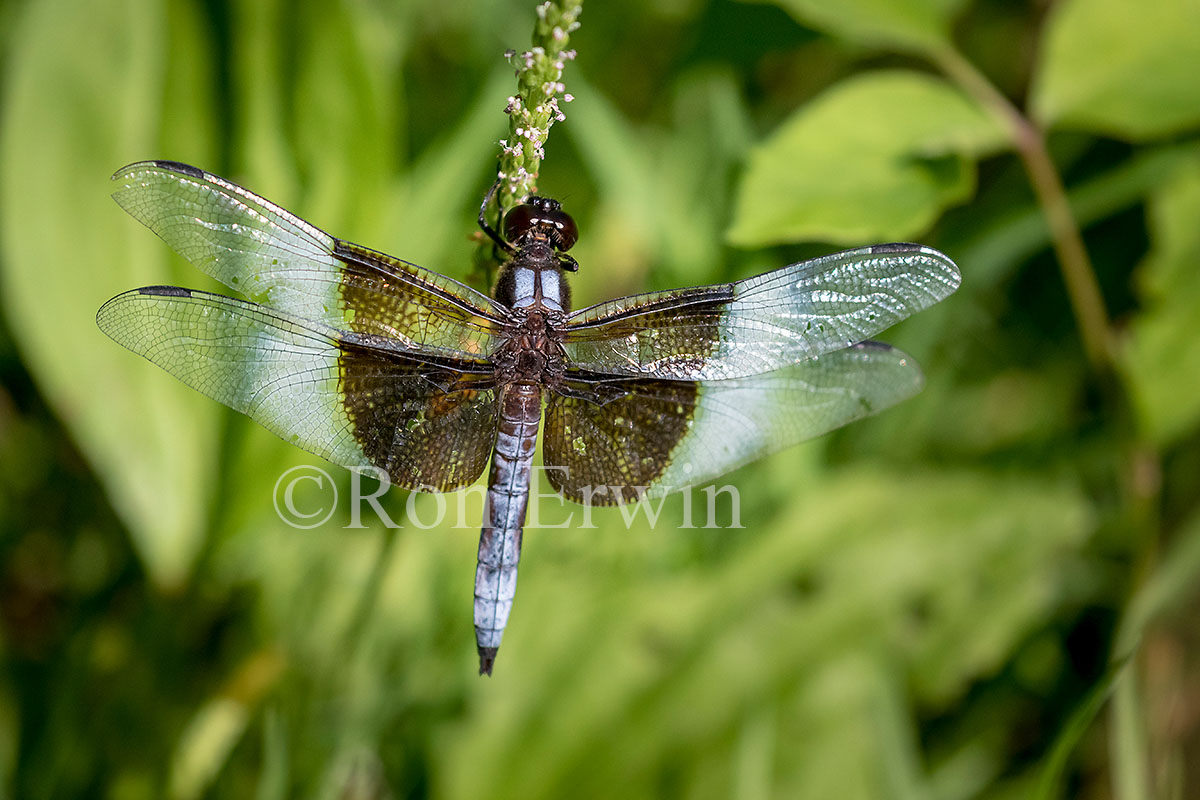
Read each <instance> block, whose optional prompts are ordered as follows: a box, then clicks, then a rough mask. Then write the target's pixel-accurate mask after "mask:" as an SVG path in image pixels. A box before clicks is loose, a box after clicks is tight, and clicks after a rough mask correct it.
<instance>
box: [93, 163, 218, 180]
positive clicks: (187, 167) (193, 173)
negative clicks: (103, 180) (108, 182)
mask: <svg viewBox="0 0 1200 800" xmlns="http://www.w3.org/2000/svg"><path fill="white" fill-rule="evenodd" d="M144 167H158V168H159V169H165V170H169V171H170V172H178V173H180V174H181V175H187V176H188V177H189V178H203V177H204V175H205V172H204V170H202V169H200V168H199V167H193V166H192V165H191V164H184V163H183V162H182V161H168V160H166V159H158V158H154V159H150V160H148V161H135V162H133V163H132V164H126V165H125V166H123V167H121V168H120V169H119V170H117V171H116V172H114V173H113V174H112V179H113V180H114V181H115V180H116V179H117V178H121V177H123V176H125V175H128V174H129V173H130V172H133V171H134V170H135V169H140V168H144Z"/></svg>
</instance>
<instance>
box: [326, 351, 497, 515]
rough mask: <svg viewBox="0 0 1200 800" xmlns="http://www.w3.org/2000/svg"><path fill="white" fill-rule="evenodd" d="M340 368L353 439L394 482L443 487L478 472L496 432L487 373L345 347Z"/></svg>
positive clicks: (426, 488)
mask: <svg viewBox="0 0 1200 800" xmlns="http://www.w3.org/2000/svg"><path fill="white" fill-rule="evenodd" d="M339 374H340V388H341V391H342V394H343V396H344V398H345V400H344V402H345V409H346V416H347V417H348V418H349V420H350V424H351V426H352V427H353V430H354V437H355V439H357V440H358V442H359V444H360V445H361V446H362V450H363V453H364V454H365V455H366V457H367V459H368V460H369V461H370V462H371V463H373V464H375V465H376V466H378V467H380V468H381V469H383V470H385V471H386V472H387V473H388V475H389V476H390V478H391V481H392V483H393V484H395V485H397V486H402V487H404V488H407V489H418V490H422V491H438V492H448V491H453V490H454V489H459V488H462V487H463V486H469V485H470V484H472V483H474V482H475V480H476V479H477V478H478V477H479V476H480V475H481V474H482V473H483V469H484V467H485V466H487V462H488V457H489V456H490V455H491V452H492V443H493V442H494V441H495V438H496V395H495V392H494V391H493V389H492V385H491V383H492V376H491V375H490V374H469V373H466V374H464V373H461V372H458V371H456V370H453V369H451V368H450V367H449V366H443V365H437V364H431V363H428V362H424V361H417V360H410V359H406V358H404V357H399V356H396V355H393V354H391V353H380V352H378V351H373V350H370V349H366V348H356V347H351V346H346V345H343V346H342V355H341V357H340V359H339Z"/></svg>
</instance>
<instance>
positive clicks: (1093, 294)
mask: <svg viewBox="0 0 1200 800" xmlns="http://www.w3.org/2000/svg"><path fill="white" fill-rule="evenodd" d="M932 56H933V59H934V61H935V62H936V63H937V64H938V66H939V67H941V69H942V71H943V72H945V73H946V74H947V75H949V76H950V78H951V79H952V80H954V81H955V82H956V83H958V85H959V86H961V87H962V88H963V89H964V90H965V91H966V92H968V93H969V94H970V95H971V96H972V97H974V98H975V99H976V100H977V101H979V103H980V104H981V105H983V106H984V107H985V108H987V109H988V110H990V111H991V112H992V113H993V114H995V115H996V116H998V117H999V118H1000V119H1002V120H1003V121H1004V122H1005V123H1006V124H1007V125H1008V127H1009V129H1010V130H1011V132H1012V137H1013V146H1014V147H1015V148H1016V150H1017V154H1018V155H1019V156H1020V158H1021V161H1022V162H1023V163H1024V164H1025V172H1026V173H1027V174H1028V175H1029V182H1030V184H1031V185H1032V186H1033V192H1034V194H1035V195H1036V196H1037V200H1038V204H1039V205H1040V206H1041V207H1042V212H1043V213H1044V214H1045V215H1046V222H1047V224H1048V225H1049V226H1050V241H1051V242H1052V244H1053V247H1054V253H1055V255H1056V256H1057V257H1058V264H1059V269H1060V270H1061V271H1062V276H1063V283H1065V284H1066V287H1067V296H1068V297H1069V298H1070V302H1071V310H1072V312H1073V313H1074V315H1075V321H1076V324H1077V325H1078V326H1079V335H1080V338H1081V339H1082V341H1083V350H1084V353H1085V354H1086V355H1087V359H1088V361H1089V362H1090V363H1091V365H1092V367H1093V369H1095V370H1097V371H1098V372H1100V373H1104V374H1111V373H1113V372H1114V371H1115V369H1116V359H1115V355H1114V352H1113V344H1112V341H1113V340H1112V328H1111V326H1110V323H1109V318H1108V310H1107V309H1106V308H1105V306H1104V296H1103V295H1102V294H1101V293H1100V285H1099V284H1098V283H1097V281H1096V270H1095V268H1094V267H1093V266H1092V261H1091V258H1090V257H1089V256H1088V253H1087V248H1086V247H1084V244H1083V235H1082V234H1081V233H1080V231H1079V225H1078V224H1077V223H1076V222H1075V217H1074V215H1073V214H1072V213H1071V206H1070V203H1069V202H1068V200H1067V191H1066V188H1065V187H1064V186H1063V183H1062V179H1061V178H1059V175H1058V170H1057V169H1056V168H1055V166H1054V162H1053V160H1052V159H1051V158H1050V152H1049V151H1048V150H1047V149H1046V139H1045V137H1044V136H1043V135H1042V132H1041V130H1039V129H1038V128H1037V126H1035V125H1034V124H1033V123H1032V122H1031V121H1030V120H1029V119H1028V118H1027V117H1026V116H1025V115H1024V114H1022V113H1021V112H1020V110H1019V109H1017V108H1016V106H1014V105H1013V104H1012V103H1011V102H1009V100H1008V98H1007V97H1005V96H1004V95H1003V94H1002V93H1001V92H1000V90H998V89H997V88H996V87H995V86H993V85H992V83H991V82H990V81H989V80H988V79H987V78H986V77H985V76H984V75H983V74H982V73H980V72H979V70H978V69H976V67H975V65H974V64H972V63H971V62H970V61H968V60H967V59H966V58H964V57H963V56H962V55H961V54H960V53H959V52H958V51H957V50H955V49H954V48H952V47H946V48H942V49H939V50H937V51H935V52H934V53H933V54H932Z"/></svg>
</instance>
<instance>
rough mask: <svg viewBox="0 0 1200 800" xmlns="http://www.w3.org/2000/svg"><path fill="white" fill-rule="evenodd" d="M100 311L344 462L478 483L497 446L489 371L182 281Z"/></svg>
mask: <svg viewBox="0 0 1200 800" xmlns="http://www.w3.org/2000/svg"><path fill="white" fill-rule="evenodd" d="M96 321H97V323H98V324H99V326H100V329H101V330H102V331H104V333H106V334H107V335H108V336H110V337H112V338H113V339H114V340H115V341H117V342H118V343H119V344H121V345H123V346H125V347H127V348H129V349H130V350H132V351H133V352H135V353H137V354H138V355H141V356H144V357H145V358H147V359H149V360H150V361H152V362H154V363H155V364H157V365H158V366H160V367H162V368H163V369H165V370H166V371H167V372H169V373H171V374H172V375H174V376H175V377H176V378H179V379H180V380H181V381H183V382H184V383H186V384H187V385H189V386H191V387H192V388H193V389H196V390H198V391H200V392H202V393H203V394H206V395H208V396H209V397H211V398H213V399H214V400H217V401H219V402H221V403H224V404H225V405H227V406H229V407H230V408H233V409H235V410H237V411H240V412H242V413H243V414H246V415H247V416H249V417H250V418H251V419H253V420H254V421H255V422H258V423H259V424H260V425H262V426H263V427H265V428H267V429H268V430H270V431H271V432H272V433H275V434H276V435H278V436H280V437H281V438H283V439H284V440H286V441H288V442H291V443H293V444H295V445H297V446H298V447H301V448H303V449H305V450H308V451H309V452H312V453H315V454H317V455H319V456H322V457H324V458H326V459H328V460H329V461H332V462H333V463H335V464H339V465H341V466H344V467H366V466H374V467H379V468H381V469H383V470H385V471H386V472H387V473H388V475H389V476H390V477H391V480H392V483H393V484H395V485H398V486H403V487H405V488H408V489H420V490H424V491H449V490H452V489H457V488H459V487H462V486H467V485H469V484H471V483H473V482H474V481H475V480H476V479H477V478H478V477H479V475H480V474H481V473H482V472H483V468H484V466H486V464H487V461H488V457H489V455H490V453H491V446H492V442H493V440H494V439H495V429H496V423H495V418H496V398H495V393H494V391H493V389H492V388H491V375H490V373H487V372H480V373H476V372H471V371H465V372H464V371H461V370H459V369H456V368H455V366H454V364H455V363H456V362H445V363H439V362H437V361H436V360H432V359H427V360H422V359H419V358H416V357H414V356H413V355H412V354H410V353H406V352H403V351H400V350H388V349H383V348H380V347H376V346H374V345H373V344H372V341H373V340H372V339H371V337H364V336H357V335H355V334H345V333H342V332H339V331H335V330H333V329H332V328H326V327H325V326H321V325H319V324H317V323H311V322H309V321H307V320H301V319H298V318H295V317H291V316H289V315H286V314H282V313H279V312H276V311H274V310H273V309H268V308H264V307H262V306H259V305H256V304H254V303H247V302H244V301H241V300H235V299H232V298H229V297H223V296H221V295H216V294H209V293H207V292H197V291H191V290H188V289H179V288H176V287H173V286H151V287H146V288H143V289H136V290H134V291H131V292H126V293H124V294H120V295H117V296H116V297H114V298H113V299H112V300H109V301H108V302H107V303H105V304H104V306H103V307H102V308H101V309H100V311H99V313H98V314H97V315H96ZM474 368H475V367H474V366H468V370H470V369H474Z"/></svg>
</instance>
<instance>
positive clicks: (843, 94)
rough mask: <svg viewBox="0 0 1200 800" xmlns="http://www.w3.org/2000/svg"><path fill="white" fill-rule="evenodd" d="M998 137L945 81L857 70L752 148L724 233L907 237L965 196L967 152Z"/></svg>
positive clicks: (755, 240)
mask: <svg viewBox="0 0 1200 800" xmlns="http://www.w3.org/2000/svg"><path fill="white" fill-rule="evenodd" d="M1006 141H1007V137H1006V133H1005V131H1004V129H1003V128H1002V127H1001V125H1000V124H999V123H998V122H997V121H996V120H994V119H993V118H992V117H990V116H989V115H988V114H986V113H985V112H984V111H983V110H982V109H981V108H980V107H979V106H978V105H976V104H975V103H974V102H973V101H972V100H970V99H969V98H968V97H967V96H965V95H964V94H963V93H961V92H960V91H958V90H957V89H955V88H954V87H952V86H950V85H949V84H948V83H946V82H945V81H942V80H940V79H938V78H934V77H931V76H929V75H924V74H920V73H916V72H908V71H888V72H873V73H867V74H865V75H861V76H859V77H856V78H853V79H851V80H848V81H845V82H843V83H841V84H838V85H837V86H835V87H834V88H833V89H831V90H829V91H827V92H825V93H824V94H822V95H821V96H820V97H818V98H816V99H815V100H813V101H812V102H811V103H810V104H808V105H807V106H805V107H804V108H802V109H801V110H800V111H798V112H797V113H796V114H795V115H793V116H792V118H791V119H789V120H788V121H787V122H785V123H784V124H783V126H782V127H781V128H780V129H779V130H778V131H776V132H775V133H774V134H773V135H772V136H771V137H770V139H768V140H767V141H766V142H764V143H763V144H761V145H760V146H758V147H757V148H755V149H754V150H753V151H752V152H751V155H750V162H749V165H748V167H747V169H746V175H745V179H744V180H743V182H742V185H741V189H740V193H739V195H738V202H737V210H736V213H735V215H734V221H733V225H732V227H731V229H730V231H729V233H728V237H729V240H730V241H731V242H733V243H734V244H737V245H741V246H745V247H754V246H761V245H765V244H773V243H777V242H786V241H801V240H823V241H830V242H839V243H845V244H850V243H861V242H864V241H873V240H888V239H892V240H894V239H905V238H910V237H913V236H915V235H917V234H919V233H920V232H921V231H923V230H925V229H926V228H928V227H929V226H930V225H931V224H933V222H934V220H936V219H937V217H938V215H939V214H941V212H942V211H943V210H944V209H946V208H947V207H948V206H951V205H953V204H955V203H958V202H961V201H963V200H965V199H966V198H968V197H970V195H971V193H972V192H973V190H974V187H975V165H974V158H975V157H977V156H979V155H982V154H985V153H988V152H991V151H994V150H996V149H999V148H1000V147H1002V146H1003V145H1004V144H1005V142H1006Z"/></svg>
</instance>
